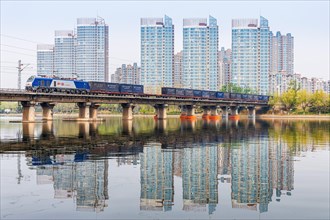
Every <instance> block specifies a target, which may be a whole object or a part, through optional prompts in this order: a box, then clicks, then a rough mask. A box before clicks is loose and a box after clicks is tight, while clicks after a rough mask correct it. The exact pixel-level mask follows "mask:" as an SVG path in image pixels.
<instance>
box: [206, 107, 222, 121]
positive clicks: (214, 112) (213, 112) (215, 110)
mask: <svg viewBox="0 0 330 220" xmlns="http://www.w3.org/2000/svg"><path fill="white" fill-rule="evenodd" d="M209 118H210V119H211V120H218V119H220V115H219V114H218V106H211V116H210V117H209Z"/></svg>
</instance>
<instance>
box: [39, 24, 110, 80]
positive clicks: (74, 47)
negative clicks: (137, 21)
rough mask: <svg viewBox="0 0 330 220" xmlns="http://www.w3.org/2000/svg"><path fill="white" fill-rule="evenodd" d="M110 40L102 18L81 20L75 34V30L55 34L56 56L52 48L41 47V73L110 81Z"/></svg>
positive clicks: (106, 26)
mask: <svg viewBox="0 0 330 220" xmlns="http://www.w3.org/2000/svg"><path fill="white" fill-rule="evenodd" d="M108 38H109V28H108V25H106V24H105V22H104V20H103V19H96V18H78V20H77V32H76V33H75V32H74V31H73V30H60V31H55V44H54V50H53V54H51V50H52V49H51V46H45V45H44V46H41V45H38V48H37V54H38V56H37V63H38V74H39V75H40V74H44V73H47V74H48V75H49V74H52V75H56V76H58V77H62V78H78V79H82V80H94V81H109V71H108V69H109V61H108V60H109V43H108ZM51 56H53V59H51ZM51 66H53V69H51Z"/></svg>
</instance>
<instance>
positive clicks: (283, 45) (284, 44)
mask: <svg viewBox="0 0 330 220" xmlns="http://www.w3.org/2000/svg"><path fill="white" fill-rule="evenodd" d="M270 33H271V62H270V75H269V92H270V94H275V93H280V94H281V93H282V92H285V91H283V90H282V89H281V84H282V83H281V81H282V79H283V77H285V76H286V75H292V74H294V53H293V52H294V49H293V37H292V36H291V34H290V33H288V34H287V35H281V32H279V31H278V32H277V33H276V35H275V36H273V34H272V32H270Z"/></svg>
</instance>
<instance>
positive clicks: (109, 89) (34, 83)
mask: <svg viewBox="0 0 330 220" xmlns="http://www.w3.org/2000/svg"><path fill="white" fill-rule="evenodd" d="M25 90H27V91H32V92H45V93H52V92H62V93H68V94H144V92H143V85H133V84H119V83H108V82H96V81H89V82H86V81H82V80H75V79H61V78H46V77H35V76H31V77H30V78H29V79H28V80H27V82H26V85H25Z"/></svg>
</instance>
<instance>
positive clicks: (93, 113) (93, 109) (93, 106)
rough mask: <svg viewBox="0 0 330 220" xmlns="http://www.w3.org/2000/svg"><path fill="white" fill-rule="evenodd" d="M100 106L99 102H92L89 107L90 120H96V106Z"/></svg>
mask: <svg viewBox="0 0 330 220" xmlns="http://www.w3.org/2000/svg"><path fill="white" fill-rule="evenodd" d="M99 107H100V104H96V103H92V104H91V105H90V107H89V118H90V119H91V120H97V113H98V110H97V109H98V108H99Z"/></svg>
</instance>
